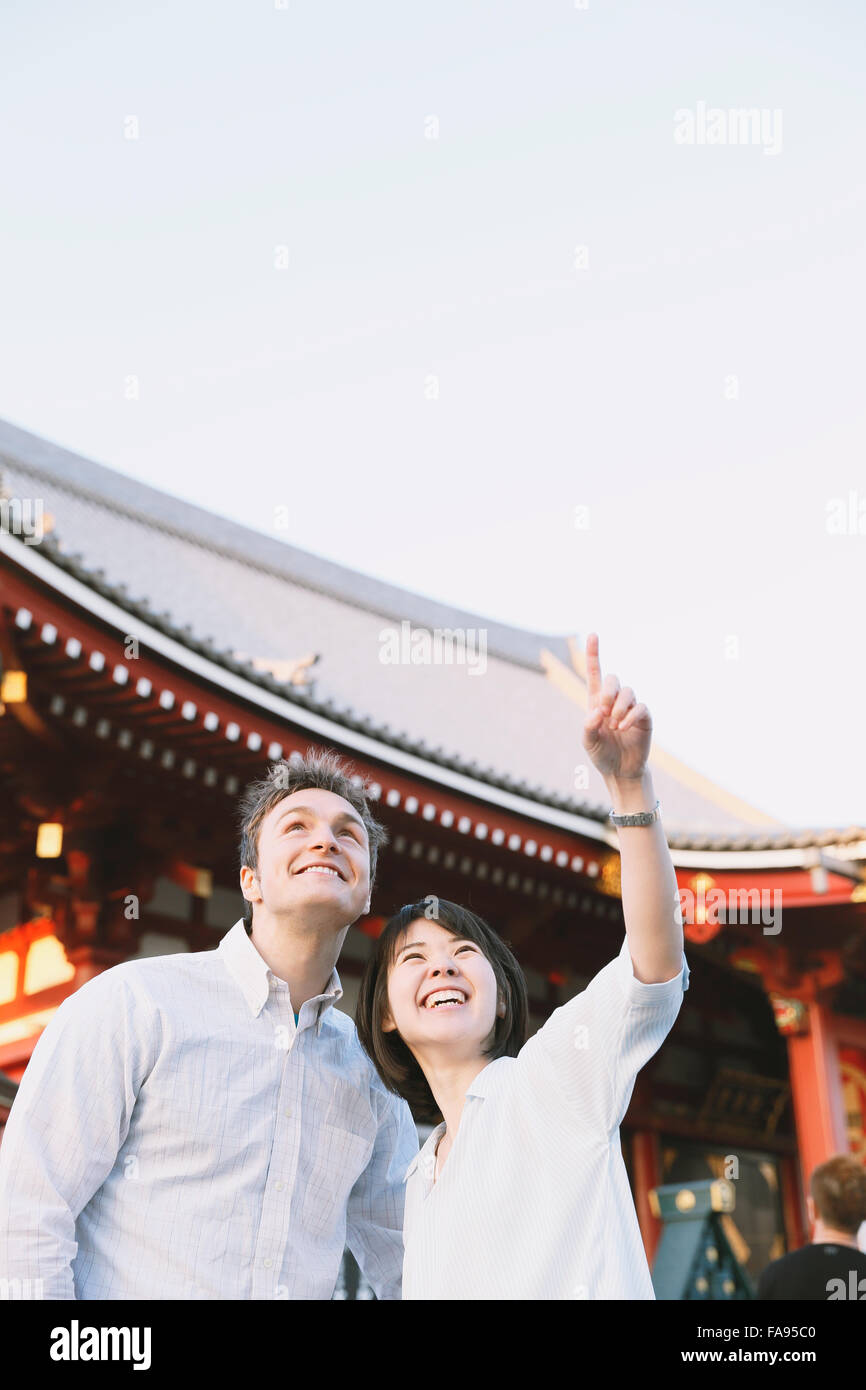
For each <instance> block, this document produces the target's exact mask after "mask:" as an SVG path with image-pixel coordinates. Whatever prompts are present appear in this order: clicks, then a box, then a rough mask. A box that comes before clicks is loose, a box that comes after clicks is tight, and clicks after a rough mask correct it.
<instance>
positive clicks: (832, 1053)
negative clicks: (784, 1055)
mask: <svg viewBox="0 0 866 1390" xmlns="http://www.w3.org/2000/svg"><path fill="white" fill-rule="evenodd" d="M807 1008H808V1012H809V1027H808V1031H807V1032H805V1033H790V1034H788V1066H789V1071H790V1077H791V1093H792V1098H793V1102H794V1121H795V1123H796V1126H797V1147H798V1149H799V1152H800V1167H801V1170H802V1175H803V1185H804V1188H805V1190H806V1191H807V1192H808V1190H809V1179H810V1177H811V1175H812V1171H813V1169H815V1168H816V1167H817V1166H818V1164H819V1163H824V1162H825V1161H826V1159H828V1158H832V1157H833V1155H834V1154H838V1153H847V1152H848V1133H847V1129H846V1126H845V1107H844V1104H843V1100H842V1075H841V1072H840V1070H839V1055H838V1049H837V1047H836V1042H835V1039H834V1036H833V1029H832V1023H833V1019H832V1015H831V1014H830V1011H829V1010H828V1009H827V1008H826V1007H825V1006H824V1005H823V1004H817V1003H814V1002H813V1003H809V1004H808V1005H807Z"/></svg>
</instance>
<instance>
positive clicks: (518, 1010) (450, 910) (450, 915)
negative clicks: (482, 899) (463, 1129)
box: [355, 894, 529, 1124]
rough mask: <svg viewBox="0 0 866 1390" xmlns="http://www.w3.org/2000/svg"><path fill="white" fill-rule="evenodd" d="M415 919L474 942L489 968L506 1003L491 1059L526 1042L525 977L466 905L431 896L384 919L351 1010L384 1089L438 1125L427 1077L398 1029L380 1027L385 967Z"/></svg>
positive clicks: (503, 944) (385, 1003) (439, 1115)
mask: <svg viewBox="0 0 866 1390" xmlns="http://www.w3.org/2000/svg"><path fill="white" fill-rule="evenodd" d="M419 917H421V918H428V919H429V920H431V921H433V922H438V923H439V925H440V927H444V928H445V930H446V931H449V932H450V933H451V935H452V936H459V937H461V938H464V939H465V940H467V941H474V942H475V944H476V946H479V947H480V948H481V950H482V951H483V952H484V955H485V956H486V957H487V959H488V960H489V962H490V964H491V966H492V967H493V974H494V975H495V977H496V987H497V991H498V993H499V995H500V997H501V998H502V999H503V1000H504V1002H505V1017H504V1018H499V1017H498V1016H497V1019H496V1027H495V1029H494V1032H493V1041H492V1043H491V1044H490V1046H489V1047H488V1049H487V1051H486V1054H485V1055H486V1056H487V1058H488V1060H489V1061H491V1062H492V1061H495V1059H496V1058H497V1057H516V1056H517V1054H518V1052H519V1051H520V1049H521V1047H522V1046H523V1044H524V1043H525V1041H526V1033H527V1028H528V1026H529V999H528V995H527V990H526V978H525V976H524V974H523V971H522V970H521V968H520V966H519V965H518V963H517V961H516V960H515V958H514V956H513V955H512V953H511V951H510V950H509V948H508V945H507V943H506V942H505V941H503V940H502V938H501V937H500V936H498V935H497V933H496V932H495V931H494V930H493V928H492V927H489V926H488V925H487V923H486V922H485V921H484V920H483V918H481V917H477V916H476V915H475V913H474V912H470V911H469V909H468V908H467V907H460V905H459V904H458V903H452V902H448V900H447V899H446V898H437V897H434V896H433V894H429V895H428V896H427V897H426V898H420V899H419V900H418V901H417V902H414V903H406V905H405V907H401V908H400V911H399V912H397V913H395V915H394V916H393V917H391V918H390V920H389V921H387V922H386V923H385V926H384V929H383V931H382V934H381V936H380V937H379V940H378V941H377V943H376V949H375V951H374V953H373V955H371V956H370V958H369V960H368V961H367V965H366V967H365V970H364V974H363V977H362V979H361V987H360V990H359V993H358V1007H357V1009H356V1010H355V1024H356V1027H357V1029H358V1037H359V1039H360V1041H361V1045H362V1046H363V1048H364V1050H365V1052H366V1053H367V1055H368V1056H369V1057H370V1059H371V1061H372V1062H373V1064H374V1065H375V1067H376V1070H377V1071H378V1073H379V1075H380V1077H381V1078H382V1080H383V1082H384V1083H385V1085H386V1086H387V1087H388V1090H389V1091H393V1092H394V1093H395V1094H396V1095H398V1096H402V1097H403V1099H404V1100H405V1101H408V1104H409V1108H410V1110H411V1111H412V1114H413V1115H414V1117H415V1119H416V1120H418V1121H420V1122H421V1123H424V1122H425V1121H427V1122H430V1123H432V1124H438V1123H439V1122H440V1121H441V1119H442V1112H441V1111H440V1110H439V1107H438V1106H437V1104H436V1101H435V1099H434V1097H433V1092H432V1091H431V1090H430V1086H429V1083H428V1081H427V1078H426V1076H425V1075H424V1073H423V1071H422V1070H421V1068H420V1066H419V1065H418V1063H417V1061H416V1060H415V1058H414V1057H413V1055H412V1053H411V1052H410V1051H409V1048H408V1047H407V1046H406V1044H405V1043H404V1041H403V1039H402V1038H401V1037H400V1035H399V1033H398V1032H396V1030H395V1031H393V1032H387V1033H386V1032H385V1031H384V1030H383V1028H382V1019H383V1017H384V1014H385V1011H386V1009H387V1007H388V971H389V969H390V967H391V965H392V964H393V962H394V956H395V954H396V949H397V943H398V941H399V940H400V937H401V936H402V935H403V933H404V932H405V930H406V928H407V927H408V926H410V925H411V923H412V922H414V921H415V920H416V919H417V918H419Z"/></svg>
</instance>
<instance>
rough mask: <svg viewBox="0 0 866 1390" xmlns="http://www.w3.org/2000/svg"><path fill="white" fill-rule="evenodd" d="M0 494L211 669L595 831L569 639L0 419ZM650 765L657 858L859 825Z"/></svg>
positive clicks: (57, 554) (595, 782) (115, 595)
mask: <svg viewBox="0 0 866 1390" xmlns="http://www.w3.org/2000/svg"><path fill="white" fill-rule="evenodd" d="M0 496H5V497H6V498H7V499H12V498H19V499H21V498H34V499H35V498H39V499H41V501H42V504H43V507H44V512H45V518H46V521H45V524H46V531H47V534H46V537H45V539H44V540H43V541H42V543H41V544H40V545H39V546H38V550H39V552H40V553H41V554H42V555H43V556H44V557H45V558H46V559H47V560H49V561H50V562H51V563H52V564H53V565H55V566H56V567H57V568H58V569H59V570H63V571H65V572H66V573H68V574H71V575H73V576H74V577H75V578H77V579H78V580H80V581H82V582H83V583H84V584H85V585H87V587H88V588H89V589H90V590H92V591H93V592H94V593H98V594H101V595H102V596H103V597H106V598H110V599H112V600H113V601H114V602H115V603H118V604H119V605H120V606H121V607H123V608H124V609H125V610H127V611H128V612H129V613H130V614H132V615H134V616H136V617H138V618H140V619H141V620H144V621H146V622H147V623H149V624H150V625H151V626H153V627H156V628H159V629H160V630H161V631H162V632H164V633H166V634H167V635H169V636H171V637H174V638H175V639H177V640H178V641H180V642H181V643H182V644H183V645H184V646H185V647H187V648H188V649H190V650H191V651H196V652H199V653H200V654H201V655H204V656H207V657H208V658H209V659H210V660H211V661H213V662H215V663H217V664H218V665H219V666H221V667H223V668H224V669H225V670H228V671H234V672H237V673H242V674H243V675H244V677H245V678H246V679H247V680H248V681H250V682H253V683H254V684H256V685H258V686H260V687H262V688H263V689H267V690H270V691H279V692H280V694H281V695H283V696H284V697H285V698H286V699H287V700H290V701H292V702H293V703H295V704H297V705H298V706H299V707H300V706H302V707H304V708H306V709H309V710H313V711H316V712H320V713H323V714H326V715H327V716H328V718H329V719H331V720H333V721H335V722H336V723H338V724H341V725H343V726H344V727H345V728H346V729H347V730H348V729H354V730H356V731H359V732H363V733H364V734H367V735H369V736H371V737H373V738H375V739H377V740H378V741H379V742H380V743H381V744H382V745H383V747H384V748H385V749H387V748H388V747H392V748H399V749H402V750H403V751H405V752H410V753H413V754H415V755H417V756H418V757H420V758H423V759H424V760H425V761H426V762H428V763H429V764H430V766H431V774H430V775H431V776H433V777H435V769H436V768H437V767H442V768H449V769H451V770H453V771H457V772H461V773H466V774H467V775H469V776H471V777H473V778H474V779H476V780H477V781H479V782H480V783H487V784H489V785H490V786H494V787H498V788H501V789H503V790H505V791H509V792H512V793H516V794H519V795H521V796H523V797H526V798H528V799H529V800H532V801H535V802H537V803H541V804H542V805H547V806H550V807H556V808H558V809H560V810H567V811H573V812H575V813H577V814H580V815H582V816H586V817H588V818H590V819H596V820H603V819H604V817H605V815H606V812H607V810H608V809H609V802H608V798H607V793H606V789H605V786H604V783H603V782H602V780H601V778H600V777H599V776H598V774H597V773H596V771H595V769H594V768H593V767H591V766H588V780H587V782H586V785H585V786H584V785H581V788H580V790H575V768H576V766H577V765H578V764H580V763H586V764H588V759H587V758H586V755H585V753H584V750H583V747H582V743H581V728H582V720H583V710H582V707H581V706H582V705H583V704H585V691H586V687H585V682H584V681H583V677H582V651H581V650H580V647H579V646H578V644H577V643H576V641H575V640H574V639H573V638H569V637H567V636H562V635H551V634H546V633H538V632H532V631H528V630H526V629H522V628H516V627H511V626H508V625H507V624H503V623H497V622H494V621H491V620H489V619H487V618H484V617H482V616H480V615H478V614H475V613H472V612H470V611H468V610H463V609H458V608H454V607H452V606H450V605H448V604H444V603H439V602H436V601H435V600H433V599H430V598H426V597H424V596H423V595H420V594H416V593H414V592H412V591H411V590H404V589H401V588H398V587H397V586H395V585H392V584H388V583H385V582H383V581H381V580H378V579H374V578H372V577H371V576H369V575H365V574H363V573H360V572H359V571H356V570H352V569H349V568H347V567H345V566H342V565H339V564H336V563H334V562H333V561H329V560H325V559H322V558H321V557H319V556H316V555H312V554H310V553H309V552H307V551H304V550H300V549H298V548H297V547H294V546H291V545H288V544H286V543H284V542H283V541H281V540H279V539H277V538H276V537H272V536H267V535H264V534H260V533H259V532H257V531H254V530H252V529H250V528H248V527H245V526H241V525H239V524H238V523H236V522H233V521H230V520H228V519H226V518H224V517H221V516H217V515H216V514H214V513H212V512H209V511H207V510H206V509H204V508H202V507H198V506H195V505H193V504H191V503H188V502H183V501H181V500H179V499H177V498H174V497H172V496H170V495H169V494H167V493H165V492H161V491H159V490H157V489H155V488H152V487H149V486H147V485H145V484H143V483H139V482H137V481H135V480H134V479H132V478H129V477H125V476H124V475H123V474H120V473H117V472H115V471H114V470H112V469H110V468H106V467H104V466H103V465H101V464H98V463H94V462H92V461H90V460H89V459H86V458H83V457H81V456H80V455H78V454H75V453H72V452H70V451H69V450H67V449H63V448H61V447H60V446H58V445H56V444H53V443H51V442H49V441H47V440H44V439H41V438H39V437H37V436H36V435H33V434H30V433H29V432H27V431H25V430H22V429H20V428H18V427H17V426H14V425H11V424H8V423H5V422H2V421H0ZM403 623H408V624H409V625H410V627H409V629H407V631H408V632H410V633H411V634H413V635H417V633H418V632H419V631H422V632H427V633H435V632H436V631H437V630H448V631H454V630H457V631H462V632H463V633H464V634H467V635H469V634H479V633H481V632H482V631H483V632H484V634H485V635H486V670H485V672H484V673H483V674H479V673H477V672H476V673H473V672H472V670H471V664H472V663H471V661H468V662H466V663H465V664H461V663H460V662H455V663H454V664H435V663H430V664H421V665H419V664H411V663H408V662H406V663H397V664H387V663H386V662H385V661H383V659H382V652H383V632H384V631H385V630H386V629H390V630H393V631H394V632H395V637H396V636H397V634H398V633H399V629H400V626H401V624H403ZM476 640H477V639H476ZM469 641H470V646H469V649H468V650H469V653H470V655H471V653H472V651H473V648H472V646H471V641H472V638H471V636H470V637H469ZM475 651H476V653H477V648H475ZM311 658H315V661H311V660H310V659H311ZM304 659H306V664H304V665H302V667H301V668H299V669H296V670H295V682H294V683H293V681H292V680H291V674H292V668H293V666H294V665H295V663H297V662H299V661H300V662H303V661H304ZM298 681H306V684H298V683H297V682H298ZM651 766H652V772H653V779H654V783H655V786H656V790H657V793H658V796H659V800H660V801H661V805H662V811H663V814H664V820H665V827H666V832H667V834H668V838H669V841H670V843H671V845H672V846H673V845H677V846H678V847H680V848H681V849H686V850H688V849H695V850H699V849H711V850H738V849H742V850H747V849H748V850H755V849H759V848H767V849H782V848H787V847H802V846H807V845H808V846H820V845H822V844H823V845H831V844H832V845H837V846H838V845H843V844H846V843H848V844H852V845H853V844H854V843H855V842H857V841H859V840H862V839H864V838H866V831H864V830H863V829H862V828H860V827H849V828H848V829H846V830H842V829H827V828H822V827H812V828H795V827H790V826H785V825H784V824H783V823H782V822H780V821H778V820H775V819H773V818H772V817H770V816H767V815H765V814H764V813H763V812H761V811H760V810H758V809H757V808H755V807H752V806H751V805H750V804H749V803H748V802H746V801H745V800H743V799H741V798H739V797H736V796H734V795H732V794H731V793H729V792H727V791H726V790H724V789H723V788H721V787H718V786H717V785H716V784H715V783H713V782H712V781H711V780H710V779H708V778H706V777H704V776H702V775H701V774H699V773H697V772H696V771H695V770H694V769H691V768H689V767H687V766H686V765H685V764H683V763H681V762H680V761H679V760H678V759H676V758H675V757H673V756H672V755H670V754H668V753H666V752H665V751H664V750H663V749H661V748H658V747H657V746H656V745H655V744H654V748H653V755H652V763H651Z"/></svg>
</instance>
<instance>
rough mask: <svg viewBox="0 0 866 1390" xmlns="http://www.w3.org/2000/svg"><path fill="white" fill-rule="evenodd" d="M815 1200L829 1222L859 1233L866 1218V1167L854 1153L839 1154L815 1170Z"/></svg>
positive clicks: (847, 1231) (835, 1226)
mask: <svg viewBox="0 0 866 1390" xmlns="http://www.w3.org/2000/svg"><path fill="white" fill-rule="evenodd" d="M810 1187H811V1191H812V1201H813V1202H814V1203H815V1207H816V1209H817V1212H818V1215H819V1216H820V1218H821V1220H822V1221H823V1222H824V1225H825V1226H831V1227H832V1228H833V1230H834V1231H845V1232H846V1233H847V1234H848V1235H856V1234H857V1231H858V1229H859V1227H860V1224H861V1222H863V1221H866V1168H864V1166H863V1164H862V1163H861V1162H860V1160H859V1159H857V1158H855V1157H854V1155H853V1154H836V1155H835V1157H833V1158H828V1159H827V1162H826V1163H822V1164H820V1165H819V1166H818V1167H817V1168H816V1169H815V1170H814V1172H813V1173H812V1181H811V1183H810Z"/></svg>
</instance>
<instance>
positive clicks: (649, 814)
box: [608, 802, 661, 825]
mask: <svg viewBox="0 0 866 1390" xmlns="http://www.w3.org/2000/svg"><path fill="white" fill-rule="evenodd" d="M660 817H661V807H660V806H659V803H658V802H656V804H655V806H654V807H653V809H652V810H651V811H635V812H634V813H633V814H632V815H630V816H615V815H614V813H613V811H609V812H608V820H611V821H613V823H614V825H652V823H653V821H654V820H659V819H660Z"/></svg>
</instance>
